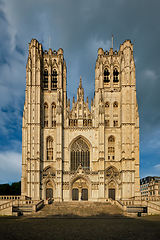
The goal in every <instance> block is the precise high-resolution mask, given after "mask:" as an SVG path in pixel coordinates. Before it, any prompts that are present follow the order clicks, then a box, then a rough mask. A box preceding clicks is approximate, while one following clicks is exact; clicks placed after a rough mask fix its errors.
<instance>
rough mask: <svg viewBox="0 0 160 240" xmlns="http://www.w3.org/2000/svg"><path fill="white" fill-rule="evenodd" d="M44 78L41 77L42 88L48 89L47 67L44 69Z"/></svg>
mask: <svg viewBox="0 0 160 240" xmlns="http://www.w3.org/2000/svg"><path fill="white" fill-rule="evenodd" d="M43 76H44V79H43V86H44V89H48V70H47V69H44V74H43Z"/></svg>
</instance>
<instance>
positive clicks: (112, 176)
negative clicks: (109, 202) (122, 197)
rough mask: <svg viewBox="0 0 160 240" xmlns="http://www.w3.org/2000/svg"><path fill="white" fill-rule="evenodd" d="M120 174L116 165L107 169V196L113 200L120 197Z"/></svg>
mask: <svg viewBox="0 0 160 240" xmlns="http://www.w3.org/2000/svg"><path fill="white" fill-rule="evenodd" d="M119 176H120V173H119V171H118V169H117V168H116V167H115V166H109V167H108V168H106V169H105V197H106V198H112V199H113V200H115V199H117V198H119V190H120V186H119Z"/></svg>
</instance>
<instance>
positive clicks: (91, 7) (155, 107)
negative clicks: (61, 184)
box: [0, 0, 160, 183]
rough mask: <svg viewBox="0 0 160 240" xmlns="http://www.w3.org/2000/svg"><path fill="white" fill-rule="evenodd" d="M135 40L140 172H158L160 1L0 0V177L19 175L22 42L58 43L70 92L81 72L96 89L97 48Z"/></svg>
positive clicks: (89, 91) (90, 91)
mask: <svg viewBox="0 0 160 240" xmlns="http://www.w3.org/2000/svg"><path fill="white" fill-rule="evenodd" d="M112 34H113V36H114V46H113V48H114V50H119V46H120V44H122V43H123V42H124V41H125V40H126V39H130V40H131V42H132V43H133V45H134V58H135V63H136V79H137V98H138V105H139V114H140V177H145V176H148V175H159V176H160V72H159V71H160V53H159V52H160V46H159V45H160V1H159V0H152V1H151V0H134V1H132V0H45V1H42V0H27V1H23V0H0V183H6V182H13V181H19V180H20V178H21V142H22V139H21V126H22V124H21V122H22V121H21V118H22V111H23V104H24V91H25V75H26V73H25V67H26V61H27V54H28V43H29V42H30V41H31V39H32V38H36V39H37V40H38V41H39V42H41V43H42V44H43V48H44V50H45V49H47V50H48V48H49V36H51V48H52V49H55V50H58V49H59V48H63V49H64V57H65V60H66V64H67V81H68V86H67V88H68V97H69V98H71V99H72V97H73V96H76V92H77V87H78V83H79V77H80V76H82V83H83V87H84V91H85V98H86V97H87V96H88V97H89V99H90V100H91V98H92V97H93V95H94V68H95V61H96V58H97V50H98V48H99V47H102V48H103V49H104V50H109V49H110V47H111V35H112Z"/></svg>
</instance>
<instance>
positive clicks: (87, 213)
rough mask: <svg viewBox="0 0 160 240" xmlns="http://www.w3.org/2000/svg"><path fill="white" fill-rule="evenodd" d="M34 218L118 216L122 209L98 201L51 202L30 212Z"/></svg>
mask: <svg viewBox="0 0 160 240" xmlns="http://www.w3.org/2000/svg"><path fill="white" fill-rule="evenodd" d="M30 216H31V217H36V218H41V217H42V218H43V217H48V218H65V217H66V218H67V217H70V218H74V217H75V218H78V217H90V218H93V217H94V218H96V217H97V218H98V217H104V218H105V217H118V216H121V217H122V216H123V211H122V210H121V209H120V208H119V207H118V206H116V205H111V204H110V203H100V202H59V203H58V202H53V203H52V204H49V205H45V206H44V208H43V209H41V210H39V211H38V212H35V213H32V214H31V215H30Z"/></svg>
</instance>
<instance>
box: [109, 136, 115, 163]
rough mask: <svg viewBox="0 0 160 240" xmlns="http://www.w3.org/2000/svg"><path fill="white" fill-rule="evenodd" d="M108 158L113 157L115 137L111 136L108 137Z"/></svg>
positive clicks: (111, 158)
mask: <svg viewBox="0 0 160 240" xmlns="http://www.w3.org/2000/svg"><path fill="white" fill-rule="evenodd" d="M108 159H109V160H114V159H115V138H114V137H113V136H110V137H109V138H108Z"/></svg>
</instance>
